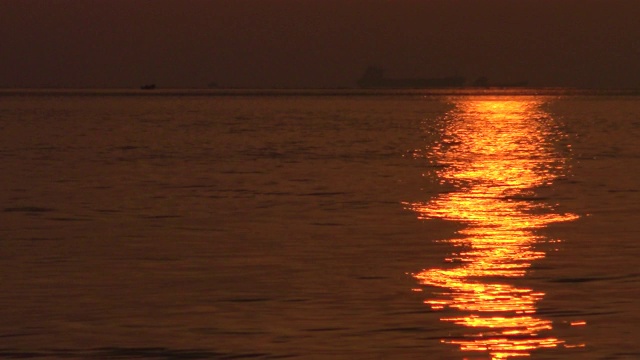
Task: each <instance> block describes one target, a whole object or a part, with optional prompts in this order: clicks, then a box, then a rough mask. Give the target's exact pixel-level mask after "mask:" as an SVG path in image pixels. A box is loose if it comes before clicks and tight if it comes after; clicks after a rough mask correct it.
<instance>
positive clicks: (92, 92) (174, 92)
mask: <svg viewBox="0 0 640 360" xmlns="http://www.w3.org/2000/svg"><path fill="white" fill-rule="evenodd" d="M468 95H474V96H482V95H487V96H498V95H504V96H506V95H509V96H542V95H549V96H562V95H585V96H587V95H600V96H602V95H609V96H640V88H638V89H581V88H567V87H519V88H500V87H495V88H477V87H462V88H455V89H452V88H441V89H437V88H430V89H360V88H301V89H294V88H291V89H289V88H287V89H282V88H276V89H274V88H258V89H250V88H246V89H245V88H220V89H203V88H175V89H169V88H168V89H154V90H144V89H131V88H121V89H117V88H69V89H66V88H14V89H12V88H0V96H151V97H153V96H211V97H216V96H468Z"/></svg>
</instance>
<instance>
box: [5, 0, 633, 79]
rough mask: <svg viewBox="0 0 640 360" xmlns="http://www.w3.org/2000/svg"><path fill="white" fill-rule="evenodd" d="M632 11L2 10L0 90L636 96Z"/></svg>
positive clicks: (284, 0)
mask: <svg viewBox="0 0 640 360" xmlns="http://www.w3.org/2000/svg"><path fill="white" fill-rule="evenodd" d="M638 14H640V1H637V0H609V1H603V0H562V1H561V0H477V1H469V0H323V1H314V0H212V1H206V0H190V1H184V0H128V1H125V0H94V1H86V0H57V1H48V0H5V1H2V2H0V43H1V44H2V56H1V57H0V87H5V88H7V87H17V88H39V87H138V86H140V85H142V84H146V83H156V84H158V86H160V87H165V88H170V87H206V86H207V85H208V84H209V83H211V82H215V83H217V84H218V85H220V86H223V87H258V88H270V87H275V88H281V87H289V88H293V87H298V88H306V87H310V88H317V87H319V88H322V87H355V86H356V85H355V82H356V80H357V78H358V77H359V76H360V75H361V74H362V72H363V71H364V69H365V68H366V67H367V66H369V65H376V66H381V67H383V68H385V69H387V70H388V71H387V72H388V75H389V76H394V77H432V76H448V75H459V76H464V77H466V79H467V82H468V83H470V82H473V81H474V80H475V79H476V78H478V77H481V76H486V77H488V78H489V79H490V80H492V81H495V82H510V81H520V80H528V81H529V83H530V85H532V86H574V87H601V88H640V22H639V21H638V19H637V17H638Z"/></svg>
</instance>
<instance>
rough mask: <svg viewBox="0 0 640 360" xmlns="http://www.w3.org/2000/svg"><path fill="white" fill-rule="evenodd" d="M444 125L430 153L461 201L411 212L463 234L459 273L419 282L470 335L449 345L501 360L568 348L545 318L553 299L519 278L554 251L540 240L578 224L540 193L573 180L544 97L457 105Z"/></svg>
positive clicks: (444, 200)
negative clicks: (561, 226) (563, 225)
mask: <svg viewBox="0 0 640 360" xmlns="http://www.w3.org/2000/svg"><path fill="white" fill-rule="evenodd" d="M452 101H453V104H454V108H453V110H452V111H450V112H449V113H448V114H447V115H446V116H445V117H444V118H443V119H440V121H441V122H442V123H443V124H444V125H443V128H442V129H440V131H441V133H440V141H439V142H438V143H437V144H436V145H435V146H433V147H431V148H430V150H428V152H427V154H426V155H417V156H427V158H428V159H429V160H430V161H432V162H433V163H434V165H435V166H434V168H436V169H438V170H437V171H436V176H437V177H438V179H440V181H441V182H442V183H443V184H449V185H451V186H453V189H454V190H453V191H451V192H448V193H444V194H441V195H440V196H438V197H436V198H434V199H432V200H431V201H429V202H426V203H421V202H415V203H407V204H406V205H407V207H409V208H410V209H412V210H413V211H415V212H416V213H417V214H418V217H419V218H421V219H433V218H439V219H445V220H451V221H456V222H459V223H462V224H463V225H464V228H463V229H462V230H460V231H459V232H458V233H457V234H456V236H455V238H453V239H449V240H447V241H448V242H449V243H451V244H452V245H453V246H454V248H455V250H456V251H455V253H453V254H451V257H449V258H447V259H445V260H446V261H447V262H449V263H451V264H452V265H451V267H446V268H441V269H438V268H433V269H425V270H423V271H422V272H420V273H417V274H414V276H415V278H416V279H417V280H418V281H419V283H420V284H422V285H428V286H433V287H436V288H440V289H441V292H440V293H439V294H438V295H437V298H430V299H427V300H425V303H426V304H428V305H430V306H431V308H432V309H433V310H437V311H446V312H447V314H455V315H454V316H448V317H443V318H441V320H442V321H446V322H452V323H454V324H457V325H461V326H463V327H464V328H466V329H470V331H468V332H467V333H465V335H464V336H460V337H456V338H447V339H443V340H442V341H443V342H445V343H449V344H455V345H458V346H459V347H460V349H461V350H463V351H483V352H488V353H490V354H491V357H492V358H493V359H505V358H509V357H517V356H529V355H530V353H531V351H533V350H535V349H541V348H553V347H557V346H559V345H560V344H563V340H561V339H557V338H555V337H552V336H550V335H547V333H549V331H548V330H551V329H552V322H551V321H550V320H545V319H542V318H539V317H537V316H536V304H537V303H538V302H539V301H540V300H541V299H542V297H543V296H544V295H545V294H544V293H542V292H539V291H535V290H534V289H531V288H527V287H524V286H517V285H516V283H517V281H515V280H516V279H517V278H521V277H524V276H525V275H526V274H527V271H528V269H529V267H530V266H531V264H532V262H533V261H535V260H538V259H541V258H543V257H545V253H544V252H543V251H541V250H538V249H536V245H537V244H539V243H541V242H544V241H547V239H545V238H544V237H543V236H541V235H539V234H538V232H537V231H536V230H538V229H541V228H544V227H545V226H547V224H549V223H552V222H558V221H569V220H573V219H576V218H577V216H576V215H573V214H559V213H554V210H553V206H552V204H549V203H548V201H547V200H548V199H545V198H541V197H539V196H537V195H536V194H537V193H536V190H537V189H540V188H544V187H547V186H549V185H551V184H552V183H553V181H554V180H555V179H557V178H558V177H560V176H563V172H565V171H566V164H565V162H566V158H565V156H563V152H562V151H561V150H560V149H558V148H557V140H558V139H559V138H561V137H562V136H563V135H562V133H561V132H560V131H558V130H557V128H556V127H555V126H554V123H553V119H552V118H551V117H550V116H549V115H548V114H547V113H545V112H544V111H543V110H542V105H543V100H542V99H539V98H535V97H528V98H523V97H515V98H506V97H502V98H494V99H486V98H477V97H476V98H473V97H470V98H456V99H453V100H452Z"/></svg>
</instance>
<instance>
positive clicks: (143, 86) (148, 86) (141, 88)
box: [140, 84, 156, 90]
mask: <svg viewBox="0 0 640 360" xmlns="http://www.w3.org/2000/svg"><path fill="white" fill-rule="evenodd" d="M155 88H156V84H147V85H142V86H140V90H154V89H155Z"/></svg>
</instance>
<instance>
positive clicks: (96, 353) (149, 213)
mask: <svg viewBox="0 0 640 360" xmlns="http://www.w3.org/2000/svg"><path fill="white" fill-rule="evenodd" d="M639 139H640V92H638V91H604V90H599V91H595V90H576V89H529V88H520V89H459V90H350V89H337V90H289V89H285V90H246V89H237V90H180V89H178V90H163V89H158V90H148V91H144V90H112V89H111V90H86V89H81V90H64V89H63V90H60V89H58V90H21V89H4V90H0V165H1V168H0V358H4V359H25V358H28V359H169V360H172V359H457V360H465V359H469V360H471V359H512V360H513V359H520V358H530V359H640V300H639V299H640V178H639V176H640V140H639Z"/></svg>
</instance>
